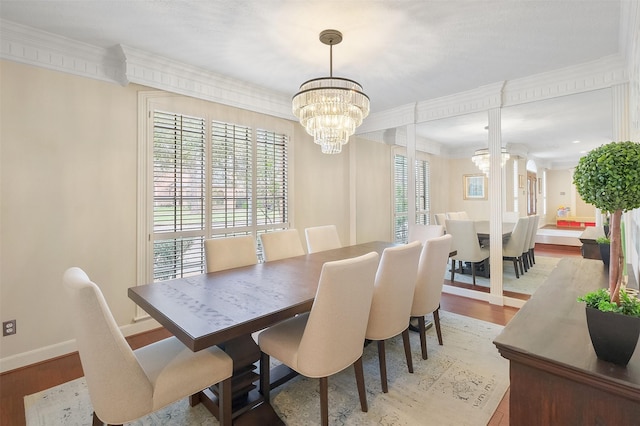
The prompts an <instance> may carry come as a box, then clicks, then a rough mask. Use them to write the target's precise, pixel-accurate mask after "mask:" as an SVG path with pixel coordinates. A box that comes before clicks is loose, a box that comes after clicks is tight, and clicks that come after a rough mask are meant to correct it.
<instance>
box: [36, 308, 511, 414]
mask: <svg viewBox="0 0 640 426" xmlns="http://www.w3.org/2000/svg"><path fill="white" fill-rule="evenodd" d="M440 318H441V323H442V333H443V340H444V345H443V346H439V345H438V341H437V338H436V337H435V331H434V330H433V328H432V329H431V330H429V332H428V335H427V347H428V353H429V359H428V360H423V359H422V357H421V355H420V339H419V337H418V334H417V333H414V332H411V333H410V334H411V349H412V353H413V365H414V373H413V374H409V373H408V372H407V365H406V361H405V359H404V351H403V348H402V339H401V338H399V337H398V338H394V339H391V340H389V341H388V342H387V345H386V347H387V369H388V370H387V374H388V384H389V393H387V394H384V393H382V391H381V389H380V372H379V369H378V355H377V345H376V344H370V345H368V346H366V347H365V350H364V356H363V361H364V362H363V364H364V369H365V383H366V389H367V400H368V404H369V411H368V412H367V413H363V412H362V411H361V410H360V403H359V399H358V393H357V390H356V384H355V377H354V373H353V368H348V369H346V370H345V371H343V372H341V373H338V374H336V375H334V376H331V377H330V378H329V417H330V424H332V425H372V424H376V425H394V426H396V425H397V426H401V425H406V426H413V425H426V426H428V425H439V426H440V425H456V426H460V425H468V426H476V425H477V426H484V425H486V424H487V422H488V421H489V420H490V419H491V416H492V415H493V413H494V411H495V409H496V407H497V406H498V404H499V403H500V400H501V399H502V397H503V396H504V394H505V392H506V390H507V388H508V386H509V368H508V362H507V360H505V359H504V358H502V357H501V356H500V354H499V353H498V351H497V349H496V348H495V346H494V345H493V343H492V342H493V339H494V338H495V337H496V336H497V335H498V334H499V333H500V332H501V331H502V327H501V326H499V325H495V324H491V323H488V322H484V321H479V320H474V319H472V318H468V317H464V316H461V315H457V314H453V313H449V312H441V314H440ZM24 404H25V414H26V419H27V426H45V425H91V415H92V411H93V410H92V408H91V401H90V399H89V395H88V392H87V388H86V384H85V381H84V378H80V379H77V380H74V381H71V382H68V383H64V384H62V385H60V386H56V387H54V388H51V389H48V390H45V391H42V392H39V393H36V394H33V395H29V396H26V397H25V399H24ZM319 404H320V399H319V394H318V381H317V380H314V379H307V378H305V377H300V376H299V377H296V378H295V379H293V380H291V381H290V382H288V383H286V384H285V385H283V386H281V387H279V388H278V389H275V390H274V391H272V405H273V406H274V408H275V410H276V412H277V413H278V415H279V416H280V417H281V418H282V419H283V421H284V422H285V423H286V424H287V425H292V426H298V425H305V426H306V425H315V424H320V405H319ZM130 424H131V425H136V426H147V425H149V426H151V425H154V426H155V425H170V424H171V425H174V424H176V425H177V424H179V425H217V424H218V422H217V420H216V419H215V418H213V417H212V416H211V415H210V414H209V413H208V411H207V410H206V409H205V408H204V407H203V406H202V405H201V404H199V405H198V406H196V407H189V403H188V401H187V400H186V399H185V400H182V401H180V402H178V403H176V404H173V405H171V406H170V407H167V408H165V409H163V410H161V411H159V412H157V413H155V414H153V415H151V416H148V417H145V418H143V419H140V420H138V421H136V422H134V423H130Z"/></svg>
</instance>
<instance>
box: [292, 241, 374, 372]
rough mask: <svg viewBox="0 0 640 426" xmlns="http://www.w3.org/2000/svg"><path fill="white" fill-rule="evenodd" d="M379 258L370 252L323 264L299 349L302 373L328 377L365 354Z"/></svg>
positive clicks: (299, 364)
mask: <svg viewBox="0 0 640 426" xmlns="http://www.w3.org/2000/svg"><path fill="white" fill-rule="evenodd" d="M379 258H380V256H379V255H378V253H376V252H371V253H368V254H365V255H362V256H358V257H355V258H351V259H344V260H337V261H333V262H327V263H325V264H324V265H323V266H322V272H321V274H320V280H319V282H318V290H317V292H316V297H315V299H314V301H313V306H312V307H311V312H310V313H309V319H308V321H307V324H306V327H305V329H304V334H303V336H302V339H301V341H300V346H299V349H298V368H299V371H300V373H301V374H303V375H305V376H307V377H312V378H313V377H326V376H329V375H332V374H334V373H337V372H338V371H341V370H343V369H345V368H346V367H348V366H349V365H351V364H353V363H354V362H355V361H356V360H357V359H358V358H360V357H361V356H362V351H363V347H364V335H365V331H366V329H367V321H368V319H369V310H370V309H371V299H372V297H373V284H374V280H375V276H376V270H377V268H378V260H379Z"/></svg>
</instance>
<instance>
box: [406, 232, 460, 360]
mask: <svg viewBox="0 0 640 426" xmlns="http://www.w3.org/2000/svg"><path fill="white" fill-rule="evenodd" d="M452 240H453V237H452V236H451V235H450V234H447V235H443V236H441V237H437V238H432V239H430V240H427V241H426V242H425V243H424V247H423V248H422V252H421V254H420V260H419V263H418V273H417V276H416V285H415V290H414V294H413V304H412V305H411V311H410V312H411V318H417V319H418V333H420V347H421V350H422V359H427V337H426V324H425V318H424V317H425V315H429V314H431V313H433V323H434V324H435V327H436V333H437V334H438V343H439V344H441V345H442V330H441V329H440V315H439V309H440V298H441V297H442V286H443V285H444V272H445V270H446V269H447V264H448V259H449V253H450V252H451V242H452Z"/></svg>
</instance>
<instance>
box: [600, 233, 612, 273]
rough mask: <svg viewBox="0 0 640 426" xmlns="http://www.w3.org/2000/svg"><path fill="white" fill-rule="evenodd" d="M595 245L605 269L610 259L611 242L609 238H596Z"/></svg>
mask: <svg viewBox="0 0 640 426" xmlns="http://www.w3.org/2000/svg"><path fill="white" fill-rule="evenodd" d="M596 243H597V244H598V249H599V250H600V258H601V259H602V263H604V266H606V267H607V268H608V267H609V259H610V258H611V257H610V256H611V241H610V240H609V237H598V238H596Z"/></svg>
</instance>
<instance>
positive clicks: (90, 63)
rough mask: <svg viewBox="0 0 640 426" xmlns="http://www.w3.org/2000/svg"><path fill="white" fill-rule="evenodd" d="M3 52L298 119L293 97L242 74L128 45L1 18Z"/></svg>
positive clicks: (49, 66)
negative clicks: (96, 42) (88, 40)
mask: <svg viewBox="0 0 640 426" xmlns="http://www.w3.org/2000/svg"><path fill="white" fill-rule="evenodd" d="M0 40H1V43H0V58H2V59H6V60H10V61H14V62H20V63H23V64H27V65H33V66H37V67H41V68H46V69H50V70H53V71H60V72H65V73H69V74H73V75H77V76H80V77H87V78H92V79H96V80H101V81H106V82H109V83H115V84H120V85H122V86H126V85H127V84H129V83H137V84H142V85H145V86H148V87H151V88H154V89H160V90H164V91H167V92H172V93H178V94H181V95H187V96H192V97H196V98H199V99H205V100H208V101H212V102H217V103H221V104H225V105H230V106H233V107H238V108H242V109H246V110H250V111H255V112H259V113H263V114H268V115H272V116H276V117H280V118H285V119H288V120H295V117H294V116H293V113H292V112H291V99H290V98H289V97H288V96H287V95H284V94H282V93H277V92H274V91H270V90H267V89H264V88H262V87H258V86H254V85H249V84H247V83H244V82H242V81H240V80H236V79H232V78H229V77H225V76H222V75H219V74H215V73H212V72H208V71H205V70H202V69H199V68H196V67H190V66H186V65H184V64H182V63H179V62H176V61H171V60H169V59H166V58H162V57H159V56H157V55H153V54H150V53H148V52H144V51H142V50H138V49H134V48H131V47H127V46H122V45H119V46H114V47H113V48H112V49H105V48H101V47H97V46H92V45H89V44H85V43H81V42H78V41H75V40H72V39H69V38H65V37H61V36H58V35H56V34H52V33H48V32H45V31H41V30H37V29H35V28H31V27H27V26H24V25H20V24H16V23H14V22H11V21H6V20H0Z"/></svg>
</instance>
